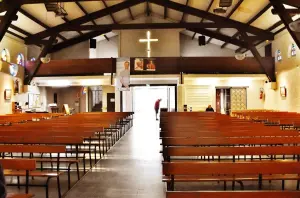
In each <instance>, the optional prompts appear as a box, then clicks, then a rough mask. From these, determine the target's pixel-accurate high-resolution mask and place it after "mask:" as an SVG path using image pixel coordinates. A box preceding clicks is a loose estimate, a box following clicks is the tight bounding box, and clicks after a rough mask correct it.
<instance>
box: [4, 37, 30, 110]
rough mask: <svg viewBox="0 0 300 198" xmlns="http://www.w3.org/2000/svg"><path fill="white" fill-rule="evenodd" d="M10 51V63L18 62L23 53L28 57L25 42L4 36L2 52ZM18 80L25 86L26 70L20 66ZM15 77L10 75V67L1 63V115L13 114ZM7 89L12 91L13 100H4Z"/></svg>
mask: <svg viewBox="0 0 300 198" xmlns="http://www.w3.org/2000/svg"><path fill="white" fill-rule="evenodd" d="M4 48H6V49H8V50H9V53H10V62H11V63H16V62H17V55H18V54H19V53H22V54H23V55H24V57H25V58H26V57H27V48H26V45H24V43H23V42H21V41H19V40H16V39H13V38H11V37H8V36H4V37H3V39H2V41H1V42H0V52H1V51H2V50H3V49H4ZM17 78H18V79H19V82H21V84H23V79H24V68H23V67H21V66H19V71H18V75H17ZM13 80H14V77H12V76H11V75H10V74H9V65H8V64H7V63H2V62H1V61H0V115H1V114H10V113H12V102H15V97H14V93H13V91H14V83H13ZM5 89H10V90H12V97H11V100H8V101H5V100H4V91H5Z"/></svg>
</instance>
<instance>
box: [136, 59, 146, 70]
mask: <svg viewBox="0 0 300 198" xmlns="http://www.w3.org/2000/svg"><path fill="white" fill-rule="evenodd" d="M134 70H135V71H142V70H144V59H142V58H136V59H135V60H134Z"/></svg>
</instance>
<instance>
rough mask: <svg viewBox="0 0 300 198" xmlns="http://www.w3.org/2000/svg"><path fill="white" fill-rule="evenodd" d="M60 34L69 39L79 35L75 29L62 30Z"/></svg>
mask: <svg viewBox="0 0 300 198" xmlns="http://www.w3.org/2000/svg"><path fill="white" fill-rule="evenodd" d="M61 35H62V36H64V37H65V38H66V39H71V38H74V37H77V36H79V33H78V32H76V31H68V32H62V33H61Z"/></svg>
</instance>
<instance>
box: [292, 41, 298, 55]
mask: <svg viewBox="0 0 300 198" xmlns="http://www.w3.org/2000/svg"><path fill="white" fill-rule="evenodd" d="M296 55H297V50H296V45H295V44H294V43H293V44H292V46H291V56H292V57H293V56H296Z"/></svg>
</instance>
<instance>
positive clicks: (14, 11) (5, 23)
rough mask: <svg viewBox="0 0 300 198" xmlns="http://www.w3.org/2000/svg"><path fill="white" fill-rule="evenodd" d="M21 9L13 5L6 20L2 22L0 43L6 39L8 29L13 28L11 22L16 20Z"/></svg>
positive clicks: (0, 24)
mask: <svg viewBox="0 0 300 198" xmlns="http://www.w3.org/2000/svg"><path fill="white" fill-rule="evenodd" d="M19 8H20V7H19V6H16V5H11V6H10V7H9V8H8V10H7V11H6V13H5V18H4V20H1V21H0V42H1V41H2V38H3V37H4V35H5V33H6V31H7V30H8V28H9V27H10V26H11V22H12V20H13V19H14V18H15V16H16V14H17V12H18V10H19Z"/></svg>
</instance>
